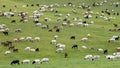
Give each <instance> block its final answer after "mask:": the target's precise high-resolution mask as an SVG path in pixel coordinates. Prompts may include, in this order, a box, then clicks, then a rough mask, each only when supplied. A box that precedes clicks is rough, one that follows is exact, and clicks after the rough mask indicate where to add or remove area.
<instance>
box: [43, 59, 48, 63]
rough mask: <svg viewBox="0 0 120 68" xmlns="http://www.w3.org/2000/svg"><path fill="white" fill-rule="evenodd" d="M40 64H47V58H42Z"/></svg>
mask: <svg viewBox="0 0 120 68" xmlns="http://www.w3.org/2000/svg"><path fill="white" fill-rule="evenodd" d="M41 62H45V63H48V62H49V58H43V59H41Z"/></svg>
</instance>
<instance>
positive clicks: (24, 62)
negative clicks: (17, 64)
mask: <svg viewBox="0 0 120 68" xmlns="http://www.w3.org/2000/svg"><path fill="white" fill-rule="evenodd" d="M21 63H22V64H28V63H30V60H28V59H26V60H23V61H22V62H21Z"/></svg>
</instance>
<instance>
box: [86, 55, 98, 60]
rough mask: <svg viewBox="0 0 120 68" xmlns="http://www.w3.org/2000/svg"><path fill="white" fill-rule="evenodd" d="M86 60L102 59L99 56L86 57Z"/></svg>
mask: <svg viewBox="0 0 120 68" xmlns="http://www.w3.org/2000/svg"><path fill="white" fill-rule="evenodd" d="M84 59H85V60H92V61H93V60H97V59H100V56H99V55H86V56H85V57H84Z"/></svg>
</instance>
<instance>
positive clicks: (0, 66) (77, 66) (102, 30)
mask: <svg viewBox="0 0 120 68" xmlns="http://www.w3.org/2000/svg"><path fill="white" fill-rule="evenodd" d="M112 1H113V2H120V1H119V0H110V1H108V2H107V3H106V4H104V5H103V6H98V7H92V8H91V10H92V11H93V12H99V13H100V12H101V11H102V10H105V9H109V10H112V9H114V11H116V12H119V11H120V9H119V8H120V6H119V7H117V8H116V7H115V6H111V5H110V4H111V3H113V2H112ZM68 2H72V3H73V4H74V5H75V7H69V6H67V7H63V5H64V4H67V3H68ZM83 2H84V3H85V4H89V5H90V6H91V5H92V3H94V2H101V0H0V11H1V12H6V11H9V9H12V11H16V13H15V16H14V17H11V18H5V17H0V24H6V25H7V27H8V28H9V29H10V30H9V35H8V36H5V35H3V33H0V42H2V41H7V40H11V41H12V40H13V39H14V38H18V37H28V36H31V37H36V36H38V37H40V38H41V40H40V41H39V42H37V41H35V42H33V43H32V42H28V41H24V42H13V45H14V46H15V47H17V48H18V49H19V52H18V53H13V52H12V53H11V54H10V55H8V56H6V55H4V53H5V51H6V50H8V48H7V47H4V46H3V45H1V44H0V68H83V67H85V68H113V67H114V68H119V66H120V59H117V60H114V61H110V60H107V59H106V58H105V55H104V54H103V52H98V51H97V48H103V49H108V51H109V52H108V54H113V53H114V52H116V48H117V47H119V46H120V41H116V42H112V43H108V42H107V40H108V39H110V38H111V37H112V36H113V35H118V36H120V32H119V31H108V30H109V29H110V28H114V27H113V24H114V23H115V24H118V27H120V19H119V18H120V16H116V19H115V20H111V21H104V20H103V19H102V18H98V19H96V18H95V16H96V15H93V18H92V19H84V18H83V15H82V13H83V12H85V11H86V9H81V8H78V7H77V6H78V5H79V4H81V3H83ZM54 3H58V4H59V5H60V6H59V7H55V9H57V10H58V13H62V14H63V16H62V18H65V15H66V14H67V13H70V14H71V16H70V19H71V22H73V23H75V26H73V27H69V26H65V27H64V28H63V29H61V31H60V32H59V33H58V32H55V29H53V32H48V29H41V27H36V26H35V25H34V23H33V20H32V19H29V15H32V12H33V11H35V10H38V9H39V8H40V7H37V6H34V7H30V5H31V4H40V5H45V4H46V5H51V4H54ZM26 4H28V5H29V7H26V8H23V7H22V6H23V5H26ZM2 5H6V7H5V8H3V7H2ZM14 5H17V8H15V7H14ZM71 9H76V11H77V14H74V13H72V12H71ZM20 11H23V12H28V20H29V21H28V23H21V22H19V20H20V17H18V16H17V13H18V12H20ZM54 14H55V13H53V12H50V11H46V12H44V15H43V16H41V17H40V18H39V21H40V22H41V23H42V24H48V25H49V27H50V29H52V28H53V26H55V25H61V24H62V23H63V21H59V22H57V21H56V19H57V17H55V16H54ZM106 16H108V15H106ZM110 16H112V17H114V15H110ZM45 17H48V18H50V19H51V20H50V21H48V22H45V21H44V18H45ZM74 17H79V18H80V19H82V20H87V21H88V22H90V21H91V20H92V21H94V24H90V25H89V26H88V27H87V28H84V27H80V26H77V24H76V22H74V21H73V20H72V19H73V18H74ZM14 19H15V20H16V21H17V22H16V23H11V20H14ZM17 28H21V29H22V31H23V32H22V33H15V29H17ZM88 33H89V34H91V37H90V39H88V41H86V42H82V41H81V38H83V37H86V35H87V34H88ZM54 35H58V36H59V38H58V39H57V42H58V43H63V44H65V45H66V47H65V50H64V52H67V53H68V58H64V53H56V52H55V50H56V47H55V45H53V44H50V41H51V40H52V39H54ZM72 35H75V36H76V39H75V40H71V39H70V36H72ZM73 44H78V45H79V48H78V50H77V49H75V50H74V49H71V47H72V45H73ZM83 45H85V46H87V47H88V49H82V48H81V46H83ZM27 46H30V47H31V48H37V47H38V48H39V49H40V51H39V52H35V53H31V52H29V51H24V48H25V47H27ZM91 47H94V48H95V50H91V49H90V48H91ZM11 51H12V50H11ZM87 54H93V55H96V54H98V55H100V56H101V57H100V59H99V60H95V61H89V60H84V59H83V58H84V56H85V55H87ZM43 57H48V58H49V59H50V61H49V63H47V64H46V63H43V64H35V65H33V64H31V63H32V60H34V59H37V58H39V59H41V58H43ZM15 59H19V60H20V61H22V60H24V59H30V60H31V63H30V64H20V65H13V66H11V65H10V62H11V61H12V60H15Z"/></svg>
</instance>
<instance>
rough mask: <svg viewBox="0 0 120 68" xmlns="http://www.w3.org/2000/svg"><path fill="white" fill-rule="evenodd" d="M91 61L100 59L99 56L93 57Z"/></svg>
mask: <svg viewBox="0 0 120 68" xmlns="http://www.w3.org/2000/svg"><path fill="white" fill-rule="evenodd" d="M92 59H93V60H96V59H100V55H94V56H93V58H92Z"/></svg>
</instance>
